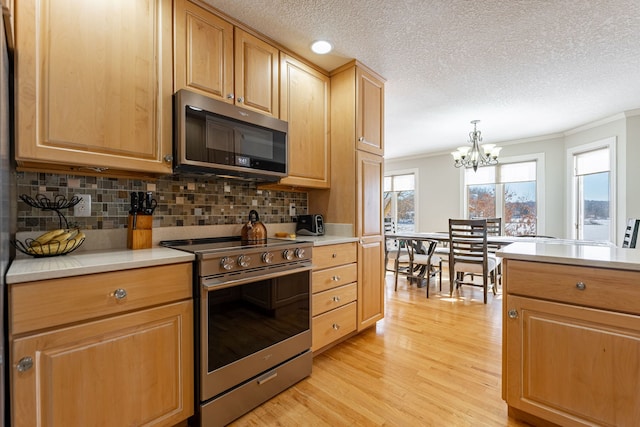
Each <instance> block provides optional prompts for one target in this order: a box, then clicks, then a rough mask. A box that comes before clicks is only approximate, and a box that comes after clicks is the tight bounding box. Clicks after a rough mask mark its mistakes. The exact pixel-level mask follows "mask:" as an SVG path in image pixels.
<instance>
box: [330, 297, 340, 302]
mask: <svg viewBox="0 0 640 427" xmlns="http://www.w3.org/2000/svg"><path fill="white" fill-rule="evenodd" d="M331 299H332V300H333V302H340V297H339V296H335V297H333V298H331Z"/></svg>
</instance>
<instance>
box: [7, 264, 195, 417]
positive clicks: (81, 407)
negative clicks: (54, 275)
mask: <svg viewBox="0 0 640 427" xmlns="http://www.w3.org/2000/svg"><path fill="white" fill-rule="evenodd" d="M166 267H170V266H163V267H149V268H142V269H135V270H132V273H131V281H130V282H120V283H118V285H117V286H112V288H118V289H119V290H124V291H125V292H128V294H126V295H125V296H124V297H123V298H122V302H120V303H118V304H119V307H118V308H119V310H120V313H117V314H113V315H110V316H100V317H98V316H95V315H94V317H93V318H92V317H91V316H92V314H91V312H89V311H85V317H87V318H86V319H84V320H83V321H80V322H73V323H69V324H66V325H62V326H56V327H54V328H47V329H36V330H29V331H27V332H25V333H22V334H18V335H15V334H13V333H11V335H10V357H11V374H10V381H11V408H12V426H14V427H23V426H24V427H31V426H50V427H54V426H58V427H68V426H142V425H145V426H174V425H176V424H178V423H180V422H182V421H184V420H186V419H187V418H188V417H189V416H191V415H192V414H193V409H194V396H193V390H194V385H193V378H194V376H193V375H194V373H193V301H192V299H191V295H190V293H189V290H190V283H191V277H190V272H191V270H190V264H179V265H176V266H175V268H176V269H178V270H179V271H183V272H185V275H183V276H182V278H181V281H180V283H174V287H175V288H176V290H177V294H176V293H174V294H173V295H172V296H170V295H171V293H170V292H169V293H164V295H165V301H162V303H161V304H153V305H149V306H147V307H143V308H141V309H134V310H128V308H129V307H128V306H127V303H128V302H129V301H127V299H128V298H130V300H131V302H133V304H134V305H135V304H137V302H136V300H139V299H144V298H145V295H144V294H147V295H148V296H152V294H153V293H154V288H153V287H152V286H149V287H147V288H145V289H142V288H136V287H135V286H128V285H134V284H135V283H136V278H142V277H149V279H146V280H151V281H153V282H155V283H157V284H158V285H159V287H160V288H159V289H165V290H166V289H167V283H166V282H168V281H170V280H172V278H169V279H168V278H163V277H162V276H160V275H159V274H161V273H163V272H164V271H165V268H166ZM186 267H189V268H188V269H187V268H186ZM114 274H115V275H116V276H119V274H120V272H114V273H104V274H97V275H89V276H79V277H83V278H84V282H83V283H82V286H83V287H85V288H91V287H92V286H91V284H92V282H93V281H96V282H98V284H99V283H100V277H101V276H105V277H106V278H107V279H108V278H109V277H114V276H113V275H114ZM69 279H75V278H69ZM64 280H65V279H52V280H51V281H42V282H34V283H37V285H40V286H42V289H46V287H45V285H46V284H50V285H51V286H52V287H53V288H54V289H55V287H56V285H57V284H58V283H61V282H64ZM141 280H145V279H141ZM71 282H72V283H73V280H71ZM79 283H80V282H79ZM24 285H26V286H29V285H30V284H29V283H27V284H24ZM11 286H12V288H17V289H16V291H17V292H16V293H18V294H19V293H20V290H19V288H20V286H22V284H14V285H11ZM96 289H97V291H96V292H95V294H94V295H89V294H87V293H82V297H80V298H79V299H74V297H73V295H72V294H68V295H66V298H65V296H64V295H55V296H54V295H53V294H50V293H48V294H45V295H41V296H40V297H39V298H38V299H44V300H46V299H47V298H49V297H50V298H51V299H52V300H57V301H58V302H59V301H60V300H65V299H66V300H68V301H69V302H70V307H69V308H70V309H72V310H74V309H76V308H78V307H82V306H83V305H89V306H90V305H91V304H90V301H91V300H98V299H101V300H102V301H103V302H104V303H105V304H106V305H108V304H109V302H108V301H110V300H112V299H117V298H115V297H114V295H113V294H112V295H109V294H105V293H104V292H103V291H102V289H100V286H97V287H96ZM161 293H162V292H161ZM178 295H180V296H178ZM12 297H13V295H12V292H11V289H10V296H9V301H10V316H11V314H16V312H20V311H30V308H29V306H28V305H26V304H23V303H22V302H20V300H19V299H17V298H12ZM185 297H186V298H185ZM11 320H12V319H11V317H10V324H11Z"/></svg>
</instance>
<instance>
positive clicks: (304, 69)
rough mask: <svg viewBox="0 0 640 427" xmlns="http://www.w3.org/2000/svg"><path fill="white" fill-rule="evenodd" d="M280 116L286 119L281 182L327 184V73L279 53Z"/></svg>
mask: <svg viewBox="0 0 640 427" xmlns="http://www.w3.org/2000/svg"><path fill="white" fill-rule="evenodd" d="M280 73H281V83H280V118H281V119H282V120H285V121H287V122H289V132H288V139H289V176H288V177H286V178H284V179H282V180H280V183H281V184H286V185H293V186H301V187H309V188H328V187H329V178H330V175H329V158H330V152H329V77H328V76H325V75H324V74H322V73H320V72H318V71H316V70H314V69H313V68H311V67H309V66H307V65H305V64H303V63H302V62H300V61H297V60H296V59H294V58H291V57H290V56H288V55H285V54H282V58H281V64H280Z"/></svg>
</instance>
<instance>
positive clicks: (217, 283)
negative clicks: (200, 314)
mask: <svg viewBox="0 0 640 427" xmlns="http://www.w3.org/2000/svg"><path fill="white" fill-rule="evenodd" d="M311 269H312V267H311V265H306V266H304V267H297V268H287V269H282V270H278V271H273V272H270V273H269V272H266V273H265V272H264V271H257V272H255V273H256V274H252V275H250V276H249V277H248V276H243V277H242V278H239V279H234V280H229V278H228V277H212V278H205V279H202V282H201V283H202V288H203V289H204V290H205V291H211V290H214V289H223V288H229V287H232V286H239V285H244V284H247V283H251V282H255V281H256V279H260V280H268V279H274V278H276V277H282V276H288V275H290V274H296V273H302V272H304V271H311Z"/></svg>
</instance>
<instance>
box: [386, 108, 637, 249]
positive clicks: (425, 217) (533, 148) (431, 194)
mask: <svg viewBox="0 0 640 427" xmlns="http://www.w3.org/2000/svg"><path fill="white" fill-rule="evenodd" d="M612 136H615V137H616V140H617V159H618V162H617V174H618V176H617V189H618V200H617V204H618V206H617V208H618V215H617V228H618V229H617V231H616V236H618V239H621V237H622V234H623V232H624V229H623V228H622V227H623V225H624V224H626V218H632V217H633V218H640V197H639V196H640V185H639V184H637V183H640V167H638V166H637V165H636V161H634V159H635V160H637V159H640V110H634V111H633V112H631V113H627V114H626V115H625V114H621V115H619V116H618V117H614V118H612V119H607V120H603V121H601V122H596V123H592V124H589V125H586V126H582V127H581V128H578V129H575V130H572V131H570V132H567V133H565V134H562V135H551V136H544V137H540V138H535V139H528V140H520V141H507V142H499V143H498V145H500V146H502V147H503V149H502V151H501V153H500V157H504V158H507V157H516V156H525V155H527V154H537V153H543V154H544V159H545V160H544V162H545V171H544V179H545V200H544V202H545V225H544V227H545V228H544V230H539V233H540V234H545V235H549V236H556V237H567V235H568V234H567V230H566V225H565V223H566V218H567V217H566V215H567V214H566V212H567V211H568V209H569V208H570V206H569V205H568V197H569V196H568V195H567V194H568V193H567V191H568V183H567V182H566V180H567V178H566V177H567V174H566V155H567V149H568V148H570V147H575V146H577V145H582V144H587V143H590V142H594V141H598V140H601V139H605V138H609V137H612ZM492 142H493V141H492ZM387 143H393V142H391V141H387ZM627 159H628V160H627ZM384 165H385V173H387V174H389V173H393V172H394V171H400V170H407V169H417V170H418V195H417V199H418V200H417V204H418V206H417V212H418V215H419V218H418V219H417V221H416V222H417V227H416V228H417V231H444V230H446V229H447V227H448V219H449V218H460V217H462V216H463V215H464V212H463V211H462V202H463V201H462V199H461V196H460V192H461V188H460V185H461V178H462V177H461V174H460V170H459V169H456V168H455V167H454V166H453V160H452V157H451V155H450V154H441V155H433V156H423V157H412V158H403V159H388V160H385V163H384ZM617 243H621V242H620V241H618V242H617Z"/></svg>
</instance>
